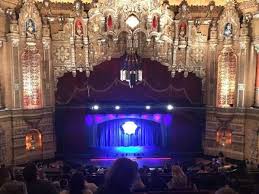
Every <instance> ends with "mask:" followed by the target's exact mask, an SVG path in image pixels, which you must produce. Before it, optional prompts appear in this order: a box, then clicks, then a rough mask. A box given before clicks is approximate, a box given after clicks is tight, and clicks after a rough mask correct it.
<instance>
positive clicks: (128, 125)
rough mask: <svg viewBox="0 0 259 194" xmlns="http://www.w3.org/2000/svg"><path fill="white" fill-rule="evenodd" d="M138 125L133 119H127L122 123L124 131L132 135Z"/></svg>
mask: <svg viewBox="0 0 259 194" xmlns="http://www.w3.org/2000/svg"><path fill="white" fill-rule="evenodd" d="M137 128H138V126H137V125H136V124H135V123H134V122H133V121H127V122H125V123H124V124H123V125H122V129H123V131H124V133H126V134H128V135H132V134H134V133H135V131H136V129H137Z"/></svg>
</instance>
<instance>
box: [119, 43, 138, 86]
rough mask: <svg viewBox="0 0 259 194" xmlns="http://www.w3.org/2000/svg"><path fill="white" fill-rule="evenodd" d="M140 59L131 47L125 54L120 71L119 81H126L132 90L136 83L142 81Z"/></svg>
mask: <svg viewBox="0 0 259 194" xmlns="http://www.w3.org/2000/svg"><path fill="white" fill-rule="evenodd" d="M141 66H142V65H141V57H140V56H139V55H138V54H137V51H136V50H135V49H134V48H133V47H131V48H130V49H129V52H126V57H125V60H124V62H123V64H122V66H121V70H120V80H121V81H127V82H128V83H129V86H130V88H133V87H134V86H135V85H136V83H137V82H139V81H142V70H141Z"/></svg>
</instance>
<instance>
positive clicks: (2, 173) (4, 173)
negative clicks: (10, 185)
mask: <svg viewBox="0 0 259 194" xmlns="http://www.w3.org/2000/svg"><path fill="white" fill-rule="evenodd" d="M9 180H11V174H10V172H9V170H8V169H7V168H5V167H4V168H0V187H1V186H2V185H3V184H4V183H5V182H7V181H9Z"/></svg>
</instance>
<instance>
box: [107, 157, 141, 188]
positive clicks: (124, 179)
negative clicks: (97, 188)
mask: <svg viewBox="0 0 259 194" xmlns="http://www.w3.org/2000/svg"><path fill="white" fill-rule="evenodd" d="M137 173H138V167H137V165H136V163H135V162H133V161H132V160H130V159H128V158H119V159H117V160H116V161H115V162H114V163H113V165H112V167H111V169H110V170H109V172H108V173H107V176H106V180H105V187H108V188H115V189H116V187H120V188H123V189H129V188H130V187H131V186H132V184H133V182H134V180H135V178H136V177H137Z"/></svg>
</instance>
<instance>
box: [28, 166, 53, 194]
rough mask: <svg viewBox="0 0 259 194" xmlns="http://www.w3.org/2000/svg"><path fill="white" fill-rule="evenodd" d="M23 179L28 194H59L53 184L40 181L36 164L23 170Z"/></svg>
mask: <svg viewBox="0 0 259 194" xmlns="http://www.w3.org/2000/svg"><path fill="white" fill-rule="evenodd" d="M23 177H24V180H25V183H26V186H27V191H28V194H58V192H57V191H56V189H55V187H54V186H53V185H52V184H50V183H49V182H47V181H43V180H38V178H37V168H36V166H35V165H34V164H28V165H27V166H26V167H25V168H24V169H23Z"/></svg>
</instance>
